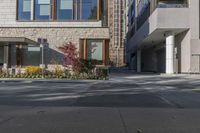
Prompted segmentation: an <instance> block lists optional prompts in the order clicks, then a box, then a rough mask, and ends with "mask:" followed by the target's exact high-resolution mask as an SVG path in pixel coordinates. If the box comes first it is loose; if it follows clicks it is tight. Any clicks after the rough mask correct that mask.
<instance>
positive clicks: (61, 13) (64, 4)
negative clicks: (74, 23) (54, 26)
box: [57, 0, 74, 20]
mask: <svg viewBox="0 0 200 133" xmlns="http://www.w3.org/2000/svg"><path fill="white" fill-rule="evenodd" d="M73 4H74V3H73V0H57V19H61V20H62V19H73Z"/></svg>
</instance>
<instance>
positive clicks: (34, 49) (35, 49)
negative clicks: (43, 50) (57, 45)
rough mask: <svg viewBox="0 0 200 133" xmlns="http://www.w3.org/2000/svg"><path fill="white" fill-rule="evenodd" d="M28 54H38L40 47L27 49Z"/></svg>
mask: <svg viewBox="0 0 200 133" xmlns="http://www.w3.org/2000/svg"><path fill="white" fill-rule="evenodd" d="M28 51H29V52H40V47H28Z"/></svg>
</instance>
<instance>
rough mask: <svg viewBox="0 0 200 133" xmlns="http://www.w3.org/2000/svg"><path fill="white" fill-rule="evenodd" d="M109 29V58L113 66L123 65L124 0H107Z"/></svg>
mask: <svg viewBox="0 0 200 133" xmlns="http://www.w3.org/2000/svg"><path fill="white" fill-rule="evenodd" d="M108 5H109V13H108V26H109V30H110V60H111V62H112V63H113V64H115V66H118V67H121V66H124V65H125V48H126V0H108Z"/></svg>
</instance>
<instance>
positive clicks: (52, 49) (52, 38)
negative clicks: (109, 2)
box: [0, 0, 110, 67]
mask: <svg viewBox="0 0 200 133" xmlns="http://www.w3.org/2000/svg"><path fill="white" fill-rule="evenodd" d="M58 1H62V0H53V2H58ZM86 1H87V3H88V2H90V3H91V4H90V5H86V6H91V11H92V10H97V12H96V11H93V12H92V13H91V14H92V15H93V14H95V13H96V15H93V16H92V17H94V16H95V19H92V20H89V19H90V18H89V17H88V19H83V18H84V17H85V16H87V14H84V4H85V3H84V0H83V1H82V3H81V5H82V7H81V8H80V9H82V10H83V11H81V12H80V14H82V15H78V14H79V13H76V16H75V15H74V14H73V12H74V11H78V9H76V10H75V9H73V8H75V7H76V8H77V7H78V3H75V2H77V1H76V0H72V2H73V6H72V7H71V8H70V6H69V5H67V4H66V7H60V8H62V9H65V8H66V9H67V10H66V11H68V12H69V11H70V10H71V11H70V12H72V14H73V15H72V19H73V20H57V19H55V18H56V17H55V16H54V15H55V13H54V12H53V11H55V10H56V9H55V8H56V7H51V5H52V3H51V4H49V7H48V8H47V9H49V8H50V9H51V11H50V12H51V13H49V16H50V17H49V19H48V20H35V19H36V17H34V14H37V13H35V12H36V7H37V6H40V8H44V9H41V11H40V12H39V13H40V15H44V14H45V13H47V11H44V10H45V9H46V7H47V6H48V0H46V1H42V0H41V1H40V0H37V1H36V0H1V3H0V52H1V54H0V56H1V57H0V66H4V67H12V66H14V65H20V66H23V65H29V64H27V63H24V60H25V59H24V60H23V59H22V58H23V57H21V56H23V52H20V50H19V49H23V47H24V46H26V50H27V51H25V52H24V53H26V54H27V53H29V51H31V52H36V51H37V50H38V49H39V48H36V47H40V46H39V45H38V44H39V42H38V40H39V39H41V38H43V39H45V41H46V42H45V43H46V44H47V45H45V49H44V57H45V58H44V59H45V63H46V65H47V64H50V63H51V60H57V61H59V62H60V63H62V57H63V55H62V53H61V52H60V51H59V50H58V47H59V46H62V45H63V44H64V43H67V42H72V43H74V44H75V45H76V47H77V49H78V50H79V49H80V40H81V39H83V40H85V41H84V44H83V45H84V46H83V48H85V49H84V52H85V51H86V52H87V50H88V49H87V46H88V45H94V44H95V45H97V47H98V48H99V49H100V52H99V53H96V54H95V55H91V57H96V58H98V57H97V56H98V55H100V56H103V57H102V58H100V59H102V60H104V57H105V55H103V54H105V53H104V49H106V48H107V47H105V46H104V45H106V46H107V45H109V44H105V42H108V41H104V40H109V38H110V35H109V28H108V27H107V26H103V25H104V24H103V22H105V20H103V19H104V18H105V17H102V16H103V15H104V14H103V11H102V10H103V9H101V6H100V3H101V0H96V3H94V1H91V0H86ZM18 2H22V3H23V4H24V5H23V7H22V10H25V11H26V12H25V13H24V14H25V15H24V18H26V16H27V12H30V18H29V19H28V20H19V19H18V18H19V12H20V11H21V10H20V9H19V6H21V5H20V4H19V3H18ZM34 2H35V3H37V2H38V5H35V4H34ZM45 2H47V3H45ZM49 2H52V1H50V0H49ZM39 4H41V5H39ZM42 4H43V5H42ZM45 4H46V5H45ZM75 4H76V5H75ZM95 4H97V5H95ZM44 5H45V6H44ZM55 5H56V4H55ZM79 5H80V4H79ZM25 6H26V7H25ZM27 6H30V9H29V8H28V7H27ZM92 6H93V8H92ZM57 8H58V7H57ZM34 9H35V10H34ZM69 9H70V10H69ZM85 10H87V9H85ZM48 11H49V10H48ZM57 11H58V10H57ZM55 12H56V11H55ZM104 12H105V11H104ZM52 14H53V15H52ZM57 15H59V14H58V12H57ZM60 16H63V14H61V15H60ZM74 16H75V17H74ZM79 16H82V19H81V18H80V19H78V17H79ZM20 17H21V16H20ZM40 17H41V16H40ZM42 17H43V16H42ZM42 17H41V18H42ZM54 17H55V18H54ZM66 17H67V16H66ZM43 18H45V17H43ZM43 18H42V19H43ZM57 18H58V16H57ZM96 40H97V41H96ZM100 40H101V41H100ZM87 43H90V44H87ZM29 44H31V47H30V48H29ZM21 45H22V46H21ZM32 45H34V46H32ZM27 47H28V48H27ZM39 53H41V51H40V52H39ZM19 54H20V55H21V56H20V57H19ZM32 55H35V53H32ZM32 55H28V56H32ZM2 56H3V57H2ZM24 56H26V55H25V54H24ZM106 56H108V55H106ZM38 57H39V58H40V56H38V55H37V56H36V57H35V58H38ZM19 58H20V59H19ZM33 58H34V57H32V59H33ZM84 58H87V57H85V56H84ZM27 59H28V60H29V58H27ZM27 59H26V60H27ZM30 59H31V57H30ZM18 60H20V61H18ZM33 60H34V59H33ZM39 60H41V58H40V59H39ZM106 60H108V58H106ZM17 62H18V63H17ZM27 62H30V60H29V61H27ZM39 62H40V63H41V61H39ZM107 62H108V61H106V63H107ZM102 65H106V64H105V62H104V64H102Z"/></svg>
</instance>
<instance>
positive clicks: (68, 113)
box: [0, 73, 200, 133]
mask: <svg viewBox="0 0 200 133" xmlns="http://www.w3.org/2000/svg"><path fill="white" fill-rule="evenodd" d="M199 112H200V76H189V75H187V76H185V75H179V76H166V75H162V76H160V75H136V74H131V73H116V74H112V75H111V80H109V81H80V82H79V81H76V82H74V81H67V82H63V81H33V82H32V81H21V82H14V81H8V82H1V81H0V133H137V132H144V133H199V132H200V126H199V124H200V113H199Z"/></svg>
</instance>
